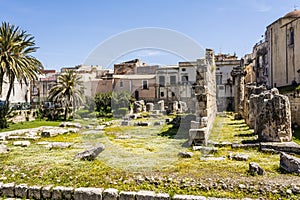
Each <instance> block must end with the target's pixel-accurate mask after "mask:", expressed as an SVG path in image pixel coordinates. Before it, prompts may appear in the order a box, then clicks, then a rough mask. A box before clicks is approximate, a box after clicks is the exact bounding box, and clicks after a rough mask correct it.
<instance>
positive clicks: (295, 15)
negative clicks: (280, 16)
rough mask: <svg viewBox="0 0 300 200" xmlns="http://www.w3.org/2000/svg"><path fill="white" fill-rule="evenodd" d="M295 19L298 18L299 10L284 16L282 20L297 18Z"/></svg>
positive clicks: (299, 15)
mask: <svg viewBox="0 0 300 200" xmlns="http://www.w3.org/2000/svg"><path fill="white" fill-rule="evenodd" d="M297 17H300V10H294V11H292V12H289V13H287V14H286V15H284V18H297Z"/></svg>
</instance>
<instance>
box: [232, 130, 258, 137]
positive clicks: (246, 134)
mask: <svg viewBox="0 0 300 200" xmlns="http://www.w3.org/2000/svg"><path fill="white" fill-rule="evenodd" d="M248 130H249V129H248ZM242 131H243V130H242ZM256 135H257V134H256V133H240V134H236V135H234V137H254V136H256Z"/></svg>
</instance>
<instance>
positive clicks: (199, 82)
mask: <svg viewBox="0 0 300 200" xmlns="http://www.w3.org/2000/svg"><path fill="white" fill-rule="evenodd" d="M215 77H216V76H215V62H214V53H213V51H212V50H206V59H199V60H197V77H196V85H195V86H194V91H195V96H196V100H197V102H196V122H194V121H193V122H191V123H192V124H197V125H196V126H192V129H190V130H189V145H192V144H195V145H198V144H199V145H207V139H208V136H209V131H210V129H211V127H212V124H213V121H214V118H215V116H216V112H217V104H216V78H215Z"/></svg>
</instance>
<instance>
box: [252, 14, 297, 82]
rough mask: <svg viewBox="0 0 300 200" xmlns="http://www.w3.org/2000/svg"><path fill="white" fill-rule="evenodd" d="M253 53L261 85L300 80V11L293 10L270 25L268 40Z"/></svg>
mask: <svg viewBox="0 0 300 200" xmlns="http://www.w3.org/2000/svg"><path fill="white" fill-rule="evenodd" d="M252 54H253V62H254V64H253V67H254V71H255V76H256V84H257V85H261V84H265V85H266V86H267V87H284V86H288V85H296V84H298V83H300V56H297V55H300V11H299V10H294V11H292V12H289V13H287V14H286V15H284V16H283V17H281V18H279V19H277V20H276V21H274V22H273V23H271V24H270V25H268V26H267V30H266V32H265V41H261V42H260V43H258V44H256V45H255V46H254V48H253V53H252ZM248 64H249V63H248Z"/></svg>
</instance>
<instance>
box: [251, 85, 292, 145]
mask: <svg viewBox="0 0 300 200" xmlns="http://www.w3.org/2000/svg"><path fill="white" fill-rule="evenodd" d="M250 113H253V116H255V123H254V132H255V133H257V134H258V140H259V141H263V142H288V141H291V139H292V129H291V113H290V103H289V99H288V97H287V96H284V95H280V94H279V92H278V90H277V89H276V88H273V89H271V90H269V91H265V92H262V93H261V94H259V95H255V94H252V95H251V96H250Z"/></svg>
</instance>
